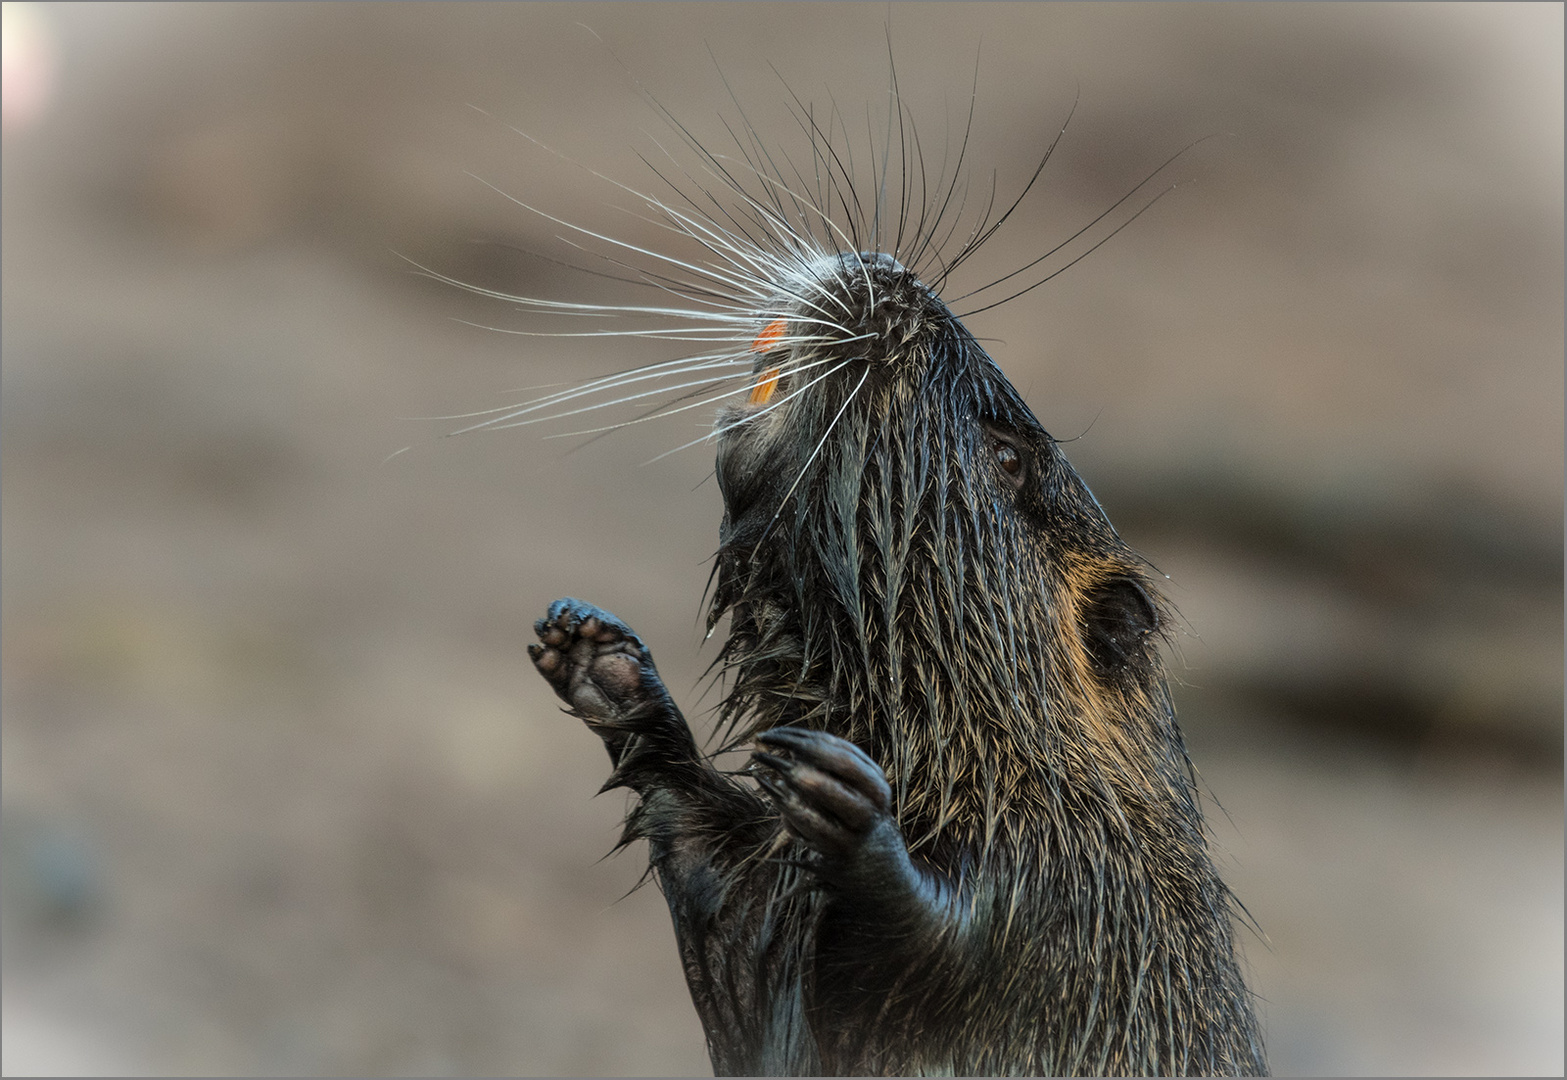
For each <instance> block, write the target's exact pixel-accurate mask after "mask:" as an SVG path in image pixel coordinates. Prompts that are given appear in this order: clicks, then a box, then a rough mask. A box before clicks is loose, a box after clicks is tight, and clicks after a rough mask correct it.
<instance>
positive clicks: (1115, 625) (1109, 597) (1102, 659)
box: [1082, 577, 1159, 675]
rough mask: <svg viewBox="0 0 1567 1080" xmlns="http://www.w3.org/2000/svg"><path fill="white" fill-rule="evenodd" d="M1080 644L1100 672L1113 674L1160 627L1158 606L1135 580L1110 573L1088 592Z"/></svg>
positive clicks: (1136, 654) (1135, 656)
mask: <svg viewBox="0 0 1567 1080" xmlns="http://www.w3.org/2000/svg"><path fill="white" fill-rule="evenodd" d="M1082 618H1083V625H1082V634H1083V645H1084V646H1085V647H1086V648H1087V649H1088V655H1089V656H1090V657H1092V658H1093V661H1094V666H1095V667H1096V668H1098V669H1099V672H1100V674H1103V675H1113V674H1115V673H1116V672H1118V671H1120V670H1122V669H1123V668H1125V667H1126V666H1127V665H1128V664H1130V663H1133V662H1135V661H1136V660H1138V659H1140V658H1141V657H1143V656H1144V655H1145V653H1144V643H1145V642H1146V641H1147V639H1148V636H1149V635H1150V634H1152V633H1153V632H1154V631H1155V630H1158V629H1159V609H1158V608H1156V607H1155V606H1154V602H1153V599H1152V598H1151V597H1149V595H1148V593H1147V591H1146V590H1145V589H1144V588H1143V587H1142V586H1141V585H1139V584H1138V583H1137V582H1136V581H1134V580H1132V579H1131V578H1128V577H1113V578H1109V579H1107V580H1105V581H1103V582H1100V583H1099V584H1098V585H1097V586H1095V587H1094V589H1093V591H1092V592H1090V593H1089V594H1088V602H1087V603H1086V604H1085V605H1084V607H1083V616H1082Z"/></svg>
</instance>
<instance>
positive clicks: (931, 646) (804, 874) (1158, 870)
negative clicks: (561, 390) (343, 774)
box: [500, 107, 1266, 1075]
mask: <svg viewBox="0 0 1567 1080" xmlns="http://www.w3.org/2000/svg"><path fill="white" fill-rule="evenodd" d="M800 116H801V120H802V126H803V127H804V128H805V129H806V131H807V133H808V134H809V135H810V137H811V150H812V161H813V163H814V164H815V170H814V181H815V187H814V190H813V189H812V185H811V183H809V182H807V181H806V179H805V176H804V175H802V174H801V173H800V172H798V171H796V172H795V173H794V174H793V175H790V174H789V173H788V172H787V171H786V170H783V169H780V168H778V167H777V165H776V164H774V161H773V159H772V158H771V157H770V156H769V155H768V154H767V153H766V152H765V151H764V150H763V149H761V144H760V142H759V140H757V138H756V136H755V134H754V133H750V132H749V129H747V131H748V134H749V146H748V145H747V141H746V140H745V139H741V138H737V145H738V147H739V151H740V154H739V158H738V159H733V158H724V157H720V156H719V155H715V154H712V153H710V152H709V151H707V150H706V149H704V148H702V147H700V146H698V145H696V144H695V143H692V144H691V145H692V146H693V148H694V149H695V150H696V152H697V153H698V155H699V159H700V161H701V162H702V163H703V165H704V168H705V170H706V176H707V178H708V179H711V178H713V177H717V178H718V179H719V180H720V184H719V188H720V193H727V194H728V195H729V196H730V197H731V200H732V202H733V203H734V204H735V205H736V206H737V209H734V210H732V211H710V210H707V209H703V210H701V211H700V212H699V213H696V214H694V213H693V211H692V207H694V206H700V205H702V204H701V201H700V200H699V199H694V200H693V201H692V202H691V203H690V204H689V205H686V206H684V207H681V206H679V205H678V204H670V203H666V202H663V201H660V200H652V199H649V205H651V206H654V207H655V208H657V209H658V210H660V211H662V212H664V213H666V214H668V215H670V219H671V220H672V221H673V222H674V223H675V224H676V226H677V228H678V230H680V231H684V232H685V233H686V234H687V235H688V236H692V235H695V236H696V237H697V239H699V240H700V241H702V242H703V243H704V246H708V247H709V248H710V250H713V251H714V254H715V255H716V256H717V257H716V258H715V260H714V262H713V264H712V265H713V266H714V267H716V269H714V270H713V271H712V272H711V274H709V275H707V276H705V277H701V276H699V277H694V278H693V277H692V275H691V265H692V264H689V263H684V262H682V263H680V264H679V266H681V267H683V268H684V269H683V270H682V271H681V276H679V277H678V278H671V277H665V276H662V275H658V280H659V281H660V282H661V284H662V285H663V287H665V288H667V289H672V290H673V291H675V292H679V293H683V294H684V295H687V296H690V297H692V298H694V299H699V300H704V301H705V300H707V299H711V298H713V297H715V296H716V297H718V298H719V299H720V300H722V301H723V304H724V305H725V306H724V310H730V311H733V312H734V315H733V325H734V328H735V329H734V333H733V336H732V344H730V345H729V346H728V348H729V349H730V350H731V351H730V353H729V354H727V358H726V360H725V362H727V363H729V364H730V365H731V368H732V369H734V371H733V374H734V375H737V376H738V381H739V383H740V387H739V390H738V391H737V393H744V392H745V391H747V390H748V389H749V388H750V386H751V385H752V384H753V383H754V382H755V381H756V380H758V379H765V377H766V373H767V372H769V371H776V372H778V373H779V376H778V377H779V382H778V385H777V388H776V390H775V392H774V394H773V398H772V400H770V401H769V402H768V403H767V404H765V405H760V404H755V403H747V404H732V405H730V406H728V407H727V408H726V410H725V411H724V412H723V413H721V414H720V418H719V423H718V427H717V429H716V430H717V432H718V437H717V444H718V463H717V477H718V480H719V484H720V486H721V489H722V491H723V496H724V505H725V516H724V521H723V524H722V527H721V530H720V539H721V546H720V550H719V553H718V557H717V563H716V567H715V579H714V585H713V589H712V602H711V608H710V614H709V625H710V626H717V625H720V623H721V620H722V619H723V618H724V617H725V616H727V617H728V618H729V633H728V639H727V641H726V642H725V644H724V645H723V647H722V651H721V653H720V657H719V661H718V667H719V669H720V671H721V674H722V677H723V679H724V684H725V687H726V694H725V696H724V699H723V702H722V705H721V707H720V710H719V715H720V724H721V730H722V731H724V732H725V733H726V736H727V739H728V743H727V745H729V746H732V747H734V746H752V745H754V746H755V747H756V749H757V753H756V755H755V756H754V757H753V759H752V764H751V767H750V771H751V776H750V777H734V776H732V775H727V774H724V773H721V772H719V771H718V770H716V769H715V768H714V767H713V765H712V763H711V760H710V759H709V757H708V756H707V755H705V754H704V753H702V752H701V751H700V750H699V749H698V747H697V745H696V743H695V740H694V739H693V738H692V736H691V733H690V730H689V728H688V727H687V726H686V722H685V720H684V719H683V717H682V716H681V714H680V713H679V710H678V709H677V708H676V706H675V705H674V703H673V701H672V700H671V699H670V697H669V695H668V693H667V691H665V689H664V687H663V684H662V682H661V681H660V680H659V678H658V675H657V671H656V669H655V667H654V666H653V662H652V657H651V655H650V653H649V652H648V650H647V649H646V647H645V645H644V644H643V643H642V642H641V640H640V639H639V638H637V637H636V635H635V634H634V633H633V632H632V631H631V630H630V629H629V628H626V627H624V626H622V625H621V624H619V623H618V621H617V620H615V619H614V617H613V616H611V615H609V614H608V613H606V612H603V611H601V610H599V609H597V608H594V607H592V606H591V605H587V604H583V603H581V602H579V601H560V602H557V604H556V605H554V606H553V607H552V608H551V610H550V612H549V613H548V614H547V615H546V617H545V618H544V619H541V620H540V623H539V633H540V639H541V640H540V643H539V644H537V645H535V646H533V648H532V652H533V655H534V659H535V662H536V663H537V664H538V666H539V669H540V671H541V672H542V673H543V674H544V675H545V677H546V678H548V679H549V680H550V681H551V683H552V685H554V686H555V688H556V690H557V691H558V692H559V693H560V694H561V696H562V697H563V698H565V700H567V702H568V703H569V704H570V705H571V706H572V707H573V710H574V711H575V712H576V714H577V715H579V716H582V717H583V718H584V719H585V720H587V721H588V722H589V724H590V726H591V727H593V728H594V730H595V731H597V732H598V733H599V734H600V735H601V736H602V737H603V738H604V740H605V743H606V746H607V747H608V749H609V752H610V756H611V761H612V763H613V772H612V774H611V776H610V778H609V780H608V782H607V783H606V785H605V786H606V788H612V787H627V788H630V789H631V790H633V791H634V792H636V794H637V795H638V796H639V798H638V800H637V801H636V803H635V805H634V807H633V809H632V811H631V813H630V815H629V817H628V820H627V824H626V831H625V837H624V842H627V843H629V842H631V841H633V840H637V839H645V840H647V841H648V844H649V856H650V868H651V872H652V874H653V876H654V877H655V879H656V880H657V882H658V885H659V887H660V888H661V889H662V890H663V893H664V895H665V897H666V899H667V901H668V903H669V907H670V912H671V915H672V917H673V921H674V926H675V933H676V939H677V942H678V944H679V949H680V955H681V961H682V964H683V965H684V968H685V972H686V976H687V981H688V983H689V985H690V988H691V993H692V997H693V1000H694V1002H695V1004H696V1007H697V1011H698V1013H699V1014H700V1015H701V1018H702V1023H703V1027H704V1030H705V1031H706V1034H707V1041H708V1047H709V1051H710V1054H711V1056H712V1061H713V1066H714V1069H715V1072H717V1073H718V1074H720V1075H725V1074H823V1073H828V1074H833V1073H836V1074H855V1073H858V1074H866V1073H872V1074H875V1073H904V1074H908V1073H957V1074H959V1075H962V1074H968V1075H986V1074H1008V1073H1010V1074H1017V1073H1031V1074H1037V1075H1073V1074H1191V1073H1220V1074H1226V1073H1227V1074H1235V1073H1262V1072H1265V1071H1266V1064H1265V1060H1264V1055H1263V1049H1262V1043H1261V1038H1260V1034H1259V1031H1258V1026H1257V1023H1256V1020H1255V1018H1254V1015H1253V1009H1252V1003H1251V997H1250V994H1249V992H1248V991H1247V989H1246V987H1245V985H1244V982H1243V980H1242V977H1241V974H1240V971H1239V969H1238V967H1237V963H1236V959H1235V952H1234V945H1233V941H1232V906H1233V901H1232V898H1231V896H1230V894H1229V892H1228V891H1227V889H1226V888H1225V887H1224V885H1223V884H1222V882H1221V881H1220V880H1219V877H1218V875H1217V873H1216V872H1215V870H1214V867H1213V864H1212V861H1211V858H1210V856H1209V854H1208V845H1207V839H1206V833H1205V826H1204V823H1203V819H1202V814H1201V810H1200V807H1199V801H1198V794H1197V788H1196V783H1195V780H1194V776H1193V771H1192V767H1191V765H1190V762H1189V761H1188V759H1187V755H1186V750H1185V747H1184V744H1183V741H1182V738H1181V733H1180V730H1179V728H1178V726H1177V724H1176V720H1175V716H1174V712H1173V710H1172V708H1171V705H1170V700H1169V695H1168V692H1167V689H1166V686H1165V677H1164V671H1163V666H1162V662H1161V659H1160V655H1159V649H1158V645H1159V639H1160V638H1161V636H1162V634H1163V631H1164V629H1165V628H1166V627H1167V626H1168V625H1169V613H1168V611H1167V610H1166V608H1165V606H1164V603H1163V601H1162V600H1161V599H1160V598H1159V596H1158V592H1157V589H1156V588H1155V585H1154V583H1153V581H1152V579H1151V577H1150V575H1149V573H1148V572H1147V569H1146V567H1145V564H1144V563H1143V561H1142V560H1141V559H1140V558H1139V557H1138V556H1137V555H1136V554H1135V553H1134V552H1132V551H1131V550H1130V549H1129V548H1128V547H1127V546H1126V545H1125V544H1124V543H1123V542H1122V541H1121V539H1120V538H1119V536H1118V535H1117V534H1116V531H1115V529H1114V528H1113V527H1112V526H1111V525H1110V522H1109V520H1108V519H1107V518H1106V516H1105V514H1104V512H1103V510H1102V509H1101V508H1100V506H1099V504H1098V502H1097V501H1096V500H1095V499H1094V497H1093V495H1092V494H1091V493H1090V492H1089V490H1088V489H1087V487H1086V486H1085V485H1084V484H1083V482H1082V480H1081V479H1080V478H1079V477H1078V476H1077V474H1076V473H1075V472H1074V471H1073V470H1072V468H1071V466H1070V465H1069V464H1068V463H1067V461H1066V459H1065V457H1064V456H1063V455H1062V453H1061V450H1060V448H1059V446H1058V445H1057V443H1056V441H1055V440H1054V439H1053V438H1052V437H1051V436H1050V435H1049V434H1048V433H1047V432H1046V431H1045V430H1044V428H1043V427H1042V426H1041V425H1040V423H1039V422H1038V420H1037V419H1035V417H1034V415H1033V413H1032V412H1031V411H1030V410H1029V408H1028V406H1027V405H1026V404H1025V403H1024V402H1023V400H1022V399H1021V397H1020V396H1019V395H1018V394H1017V392H1016V391H1015V390H1014V389H1013V387H1012V386H1011V384H1010V383H1009V382H1008V381H1007V379H1006V378H1005V376H1004V375H1003V374H1002V373H1001V371H1000V369H999V368H998V367H997V366H996V364H995V363H994V362H993V361H992V360H991V358H990V357H989V356H988V355H987V354H986V353H985V351H984V350H983V349H982V348H981V347H980V346H979V344H978V343H977V342H976V341H975V339H974V338H973V337H972V336H971V335H970V333H969V332H968V330H967V329H966V328H965V326H964V324H963V323H962V321H961V320H960V319H959V318H957V317H956V316H954V315H953V314H952V312H951V311H950V310H949V309H948V307H947V306H946V305H945V304H944V303H943V302H942V301H941V300H940V299H938V297H937V296H936V294H935V291H934V288H933V286H935V285H939V284H941V283H943V282H945V280H946V279H947V277H948V274H949V273H950V271H951V269H953V268H954V267H955V265H956V264H958V263H961V262H962V261H963V260H965V259H966V258H967V257H968V256H969V255H970V254H971V253H972V251H973V250H974V249H976V248H977V246H978V244H979V243H982V242H983V239H984V238H985V237H987V236H988V235H989V230H990V225H989V224H981V225H979V226H975V227H974V228H973V229H972V231H971V232H970V233H969V235H968V242H967V243H966V244H965V245H964V247H963V248H962V250H961V251H960V252H959V253H958V255H957V256H956V257H954V258H952V259H951V260H949V261H947V262H941V261H940V259H939V258H938V255H937V250H938V247H939V244H938V243H937V241H938V240H939V239H940V236H941V235H942V232H943V230H944V229H946V230H947V231H948V232H950V224H949V225H943V222H944V221H945V220H947V213H948V207H949V205H954V204H955V203H957V202H960V201H961V200H954V198H953V196H954V193H955V190H956V181H955V180H953V179H947V180H944V181H941V182H938V183H936V184H934V185H931V186H932V189H933V194H931V195H930V196H929V197H928V198H927V197H924V194H923V193H924V189H923V186H922V187H921V189H920V190H921V193H922V201H921V203H920V204H919V205H918V206H915V207H914V208H913V210H910V209H909V206H910V203H911V202H912V201H913V199H912V196H913V192H914V190H915V188H914V185H913V184H912V183H911V182H910V180H909V173H908V171H907V170H906V169H905V170H904V174H903V181H902V183H903V188H904V191H903V207H902V209H900V210H899V213H898V216H897V218H896V220H894V219H893V217H892V216H891V213H890V211H889V212H883V211H884V210H886V208H883V207H881V203H880V197H879V196H878V197H877V198H875V199H867V200H865V202H864V203H860V202H856V201H855V200H854V197H853V187H854V182H855V178H854V176H853V174H852V172H851V171H850V170H849V169H848V168H847V166H846V165H844V164H843V158H842V157H840V156H839V155H838V154H837V153H836V152H835V151H834V148H833V147H834V141H833V138H832V136H831V133H830V130H828V129H824V128H823V127H821V126H820V125H819V124H818V123H817V122H816V121H815V120H814V119H812V117H811V115H810V114H809V113H808V112H807V111H805V110H804V109H803V107H802V109H801V112H800ZM907 135H908V133H907V131H906V130H905V128H904V125H903V120H902V118H901V116H900V117H899V120H898V126H897V137H898V138H899V140H900V144H904V148H903V149H902V151H901V152H900V156H901V157H902V158H903V160H904V161H908V160H909V158H910V156H911V155H910V152H909V150H908V148H907V145H906V142H907ZM1053 145H1054V144H1052V146H1053ZM892 154H893V143H892V140H891V139H889V140H888V144H887V147H886V149H885V150H884V153H883V159H882V166H883V173H884V176H883V180H885V171H886V163H887V160H888V158H890V157H891V156H892ZM959 159H960V160H961V154H959ZM1046 159H1047V160H1048V154H1047V155H1046ZM737 160H738V161H740V162H743V163H744V164H743V165H741V166H737V165H736V161H737ZM1042 167H1043V162H1042V163H1041V168H1042ZM748 173H749V174H750V175H749V177H748V176H747V174H748ZM953 175H954V176H955V175H956V170H954V171H953ZM1037 175H1038V174H1037V173H1036V177H1037ZM824 177H825V180H824ZM758 178H759V179H760V180H761V181H763V183H761V184H758V183H757V182H756V181H757V180H758ZM684 179H685V180H686V181H687V182H688V184H687V186H688V187H689V182H691V181H692V174H690V173H687V174H686V175H685V178H684ZM747 179H750V180H751V183H747V182H746V180H747ZM882 187H883V188H885V187H886V184H885V182H884V183H883V185H882ZM1118 205H1119V204H1118ZM835 213H836V215H837V218H838V219H839V220H838V221H831V222H830V219H832V218H834V215H835ZM1004 217H1005V215H1004V214H1003V215H1002V219H1003V220H1004ZM693 223H695V224H693ZM894 225H896V237H894V238H893V239H892V241H891V242H890V243H887V241H886V235H887V234H890V233H892V231H893V226H894ZM708 230H713V231H714V232H717V233H722V234H723V235H724V236H725V237H726V240H725V244H729V245H732V246H731V247H727V248H726V247H723V246H718V247H716V249H715V247H714V245H713V244H712V243H711V242H710V241H709V239H708V238H707V231H708ZM1100 242H1102V241H1100ZM882 243H886V246H887V247H888V248H889V253H888V254H885V255H876V254H860V251H861V248H862V246H865V245H867V244H869V246H871V247H877V246H880V244H882ZM911 256H912V257H911ZM1079 257H1081V256H1079ZM900 259H906V260H909V261H910V262H911V264H913V265H914V266H915V269H905V267H904V266H903V264H902V263H901V262H900V261H899V260H900ZM1074 261H1075V260H1074ZM921 264H922V265H923V266H924V267H925V270H926V277H927V278H928V279H929V280H930V281H931V283H932V284H931V285H927V284H926V282H925V281H923V280H922V279H921V276H920V274H919V273H917V270H918V268H919V266H920V265H921ZM1053 272H1058V271H1053ZM779 320H782V322H783V324H784V326H785V330H784V332H783V333H782V334H781V335H780V334H774V335H772V336H768V333H767V331H766V329H765V328H767V327H769V326H777V325H778V323H779ZM775 339H776V340H775ZM753 342H755V343H757V348H760V351H754V349H753V346H752V343H753ZM687 370H694V368H688V369H687ZM616 385H617V386H624V385H626V382H625V381H624V379H623V381H622V382H620V383H618V384H616ZM551 408H553V409H554V410H555V411H556V412H560V411H561V407H560V404H559V403H556V404H555V405H553V406H551ZM546 411H548V410H546ZM515 415H519V414H515V413H514V414H508V415H507V416H504V417H501V418H500V420H503V421H509V420H511V419H512V418H513V416H515ZM778 729H787V730H786V731H784V732H783V733H782V734H779V733H778ZM840 739H841V740H847V741H848V743H852V744H853V745H852V746H848V745H846V744H843V743H840V742H838V741H837V740H840ZM856 747H857V748H858V749H857V750H856V749H855V748H856ZM862 751H863V753H861V752H862ZM883 774H884V775H885V780H884V781H883V780H882V776H883Z"/></svg>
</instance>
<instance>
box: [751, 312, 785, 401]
mask: <svg viewBox="0 0 1567 1080" xmlns="http://www.w3.org/2000/svg"><path fill="white" fill-rule="evenodd" d="M788 329H789V324H788V322H787V321H785V320H784V319H774V320H773V321H772V322H770V323H768V324H767V325H766V326H764V327H762V332H761V333H760V334H757V335H756V340H755V341H753V342H751V351H752V352H755V353H766V352H772V351H773V350H774V349H776V348H777V347H778V343H779V342H780V341H782V340H783V336H784V332H785V331H786V330H788ZM782 370H783V369H782V368H768V369H767V370H766V371H764V372H762V375H761V378H759V379H757V380H756V385H755V386H753V387H752V388H751V404H752V405H766V404H767V403H768V402H769V401H770V400H772V396H773V391H774V390H776V389H778V374H779V372H780V371H782Z"/></svg>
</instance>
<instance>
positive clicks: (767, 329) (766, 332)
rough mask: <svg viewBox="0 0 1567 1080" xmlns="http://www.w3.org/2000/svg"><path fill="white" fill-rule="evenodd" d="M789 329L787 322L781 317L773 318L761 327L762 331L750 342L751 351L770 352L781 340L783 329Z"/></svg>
mask: <svg viewBox="0 0 1567 1080" xmlns="http://www.w3.org/2000/svg"><path fill="white" fill-rule="evenodd" d="M787 329H789V324H788V323H787V322H785V321H784V320H783V319H774V320H773V321H772V322H770V323H768V324H767V325H766V326H764V327H762V332H761V333H760V334H757V335H756V340H755V341H753V342H751V351H752V352H772V351H773V350H774V349H776V348H777V347H778V343H779V342H780V341H782V340H783V336H784V331H785V330H787Z"/></svg>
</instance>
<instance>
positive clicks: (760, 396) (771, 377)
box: [751, 368, 782, 405]
mask: <svg viewBox="0 0 1567 1080" xmlns="http://www.w3.org/2000/svg"><path fill="white" fill-rule="evenodd" d="M781 370H782V369H781V368H768V369H767V370H766V371H764V372H762V377H761V378H760V379H758V380H757V381H756V385H755V386H753V387H751V404H752V405H766V404H767V403H768V401H770V400H771V399H772V396H773V391H774V390H776V389H778V373H779V372H780V371H781Z"/></svg>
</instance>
